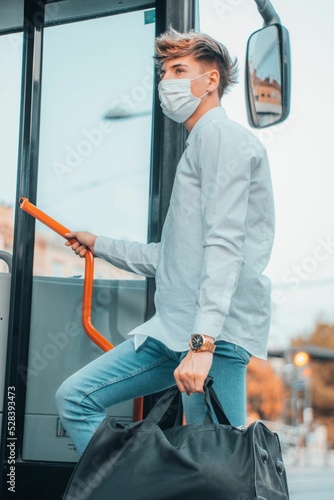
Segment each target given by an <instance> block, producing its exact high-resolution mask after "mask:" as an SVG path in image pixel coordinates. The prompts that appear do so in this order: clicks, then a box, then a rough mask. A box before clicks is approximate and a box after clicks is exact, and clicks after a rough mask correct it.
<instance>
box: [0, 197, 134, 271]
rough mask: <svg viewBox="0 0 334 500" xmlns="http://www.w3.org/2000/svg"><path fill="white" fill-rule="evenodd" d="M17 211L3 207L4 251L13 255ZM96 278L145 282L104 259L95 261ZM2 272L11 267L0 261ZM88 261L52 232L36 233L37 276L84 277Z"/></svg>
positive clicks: (0, 245) (0, 241)
mask: <svg viewBox="0 0 334 500" xmlns="http://www.w3.org/2000/svg"><path fill="white" fill-rule="evenodd" d="M13 240H14V209H13V207H11V206H6V205H0V249H1V250H5V251H6V252H9V253H11V254H12V253H13ZM94 267H95V271H94V278H96V279H98V278H99V279H114V280H128V279H131V280H134V279H142V278H141V277H140V276H137V275H135V274H132V273H128V272H126V271H123V270H121V269H118V268H116V267H114V266H113V265H111V264H109V263H106V262H104V261H102V260H100V259H95V266H94ZM0 272H8V266H7V264H6V263H5V262H3V261H1V260H0ZM83 274H84V259H79V258H78V257H77V256H76V255H75V254H74V253H73V252H72V251H70V249H69V248H68V247H66V246H65V245H64V239H63V238H61V237H60V236H59V235H57V234H55V233H53V232H52V231H38V230H36V233H35V250H34V275H35V276H55V277H69V276H83Z"/></svg>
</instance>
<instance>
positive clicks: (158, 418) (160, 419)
mask: <svg viewBox="0 0 334 500" xmlns="http://www.w3.org/2000/svg"><path fill="white" fill-rule="evenodd" d="M212 384H213V379H212V377H207V379H206V380H205V383H204V400H205V403H206V406H207V417H208V418H207V417H206V418H205V423H207V422H208V421H209V422H211V423H213V422H214V419H213V413H212V408H213V411H214V414H215V415H216V417H217V420H218V422H219V423H220V424H222V425H231V423H230V421H229V419H228V418H227V416H226V413H225V411H224V409H223V407H222V405H221V403H220V401H219V399H218V396H217V394H216V392H215V391H214V389H213V387H212ZM181 408H182V401H181V393H180V392H179V390H178V388H177V387H176V386H174V387H172V388H171V389H168V390H167V391H166V392H165V393H164V394H163V395H162V396H161V398H160V399H159V400H158V401H157V403H156V404H155V405H154V406H153V408H152V409H151V411H150V412H149V414H148V415H147V417H146V419H145V420H144V421H143V424H142V426H141V429H142V430H145V431H149V430H151V429H153V427H155V426H156V425H160V427H161V428H164V422H166V420H167V419H169V417H170V416H171V414H172V413H173V412H174V413H175V415H176V416H175V419H174V422H173V424H174V426H175V425H178V424H179V422H178V420H179V419H178V418H177V416H178V415H179V414H180V409H181ZM169 423H170V420H169ZM165 427H166V426H165ZM169 427H170V425H169Z"/></svg>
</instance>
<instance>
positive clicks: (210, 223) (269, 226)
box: [95, 108, 274, 358]
mask: <svg viewBox="0 0 334 500" xmlns="http://www.w3.org/2000/svg"><path fill="white" fill-rule="evenodd" d="M273 236H274V204H273V194H272V186H271V178H270V171H269V163H268V159H267V154H266V151H265V149H264V147H263V145H262V144H261V143H260V142H259V141H258V140H257V139H256V138H255V137H254V136H253V134H251V133H250V132H249V131H248V130H247V129H245V128H244V127H242V126H241V125H239V124H237V123H235V122H233V121H232V120H229V119H228V118H227V116H226V113H225V111H224V109H223V108H214V109H211V110H210V111H208V112H207V113H206V114H205V115H204V116H202V118H200V120H198V122H197V123H196V124H195V126H194V127H193V129H192V131H191V132H190V134H189V137H188V140H187V147H186V149H185V152H184V154H183V156H182V158H181V160H180V162H179V164H178V167H177V172H176V176H175V181H174V187H173V192H172V196H171V201H170V207H169V210H168V213H167V217H166V221H165V223H164V227H163V232H162V237H161V242H160V243H149V244H143V243H136V242H128V241H120V240H115V239H112V238H107V237H103V236H99V237H98V238H97V240H96V243H95V253H96V255H97V256H98V257H101V258H103V259H105V260H107V261H109V262H111V263H112V264H113V265H115V266H117V267H119V268H121V269H125V270H128V271H132V272H135V273H137V274H141V275H143V276H148V277H155V279H156V293H155V299H154V300H155V307H156V314H155V315H154V316H153V317H152V318H151V319H150V320H149V321H147V322H145V323H144V324H142V325H140V326H138V327H137V328H135V330H133V331H132V332H130V334H131V335H136V347H138V346H139V345H140V344H141V343H142V342H143V341H144V340H145V338H146V337H147V336H151V337H154V338H156V339H158V340H160V341H161V342H163V343H164V344H165V345H167V346H168V347H169V348H170V349H172V350H174V351H185V350H188V349H189V338H190V335H191V334H193V333H202V334H206V335H210V336H211V337H214V338H215V339H216V340H225V341H228V342H233V343H235V344H238V345H240V346H241V347H243V348H244V349H246V350H247V351H249V352H250V353H251V354H253V355H255V356H257V357H260V358H265V357H266V354H267V341H268V334H269V323H270V288H271V287H270V281H269V279H268V278H267V277H266V276H264V275H263V274H262V273H263V271H264V269H265V267H266V265H267V263H268V260H269V257H270V253H271V248H272V243H273Z"/></svg>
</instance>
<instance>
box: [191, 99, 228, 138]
mask: <svg viewBox="0 0 334 500" xmlns="http://www.w3.org/2000/svg"><path fill="white" fill-rule="evenodd" d="M227 118H228V117H227V114H226V111H225V109H224V108H222V107H221V106H220V107H217V108H212V109H210V110H209V111H207V112H206V113H205V115H203V116H202V117H201V118H200V119H199V120H198V121H197V122H196V123H195V125H194V126H193V128H192V130H191V132H190V134H189V136H188V139H187V142H186V145H187V146H188V145H189V144H190V143H191V142H192V141H193V140H194V138H195V135H196V133H197V132H198V130H199V129H201V128H202V127H203V126H205V125H206V124H207V123H210V122H213V121H215V120H224V119H225V120H227Z"/></svg>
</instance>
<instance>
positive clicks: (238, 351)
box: [234, 344, 250, 365]
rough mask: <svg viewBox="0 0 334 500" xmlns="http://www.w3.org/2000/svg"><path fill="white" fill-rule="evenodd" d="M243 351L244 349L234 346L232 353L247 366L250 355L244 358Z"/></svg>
mask: <svg viewBox="0 0 334 500" xmlns="http://www.w3.org/2000/svg"><path fill="white" fill-rule="evenodd" d="M243 351H244V349H243V348H242V347H240V346H238V345H237V344H234V352H235V353H236V354H238V356H240V358H241V359H242V360H243V361H244V362H245V363H246V364H247V365H248V363H249V361H250V355H248V356H246V355H245V354H244V352H243Z"/></svg>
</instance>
